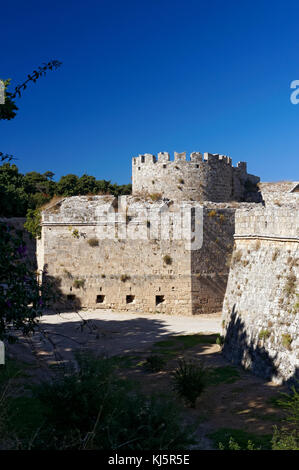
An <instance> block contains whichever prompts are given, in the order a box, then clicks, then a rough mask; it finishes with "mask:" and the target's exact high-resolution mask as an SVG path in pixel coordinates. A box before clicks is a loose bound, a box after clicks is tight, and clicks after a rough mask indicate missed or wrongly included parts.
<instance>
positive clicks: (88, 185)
mask: <svg viewBox="0 0 299 470" xmlns="http://www.w3.org/2000/svg"><path fill="white" fill-rule="evenodd" d="M77 189H78V194H89V193H92V194H96V193H97V182H96V179H95V177H94V176H89V175H86V174H84V175H82V176H81V178H79V182H78V186H77Z"/></svg>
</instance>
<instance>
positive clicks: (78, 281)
mask: <svg viewBox="0 0 299 470" xmlns="http://www.w3.org/2000/svg"><path fill="white" fill-rule="evenodd" d="M84 284H85V279H75V280H74V283H73V286H74V287H75V289H80V287H84Z"/></svg>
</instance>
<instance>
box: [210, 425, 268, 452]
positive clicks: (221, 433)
mask: <svg viewBox="0 0 299 470" xmlns="http://www.w3.org/2000/svg"><path fill="white" fill-rule="evenodd" d="M208 437H209V439H211V440H212V442H213V445H214V447H215V448H216V449H219V445H220V444H222V446H223V448H224V449H226V450H228V449H229V448H230V447H229V441H230V440H231V438H232V439H233V440H234V442H236V443H237V444H238V446H239V447H240V448H241V450H247V448H248V441H251V442H252V444H253V445H254V447H255V448H261V449H262V450H269V449H271V448H272V445H271V439H272V436H271V435H268V434H253V433H250V432H247V431H243V430H242V429H230V428H221V429H218V430H217V431H215V432H213V433H211V434H208Z"/></svg>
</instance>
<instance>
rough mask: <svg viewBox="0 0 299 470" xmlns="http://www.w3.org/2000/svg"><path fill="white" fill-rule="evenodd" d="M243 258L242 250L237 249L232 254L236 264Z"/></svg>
mask: <svg viewBox="0 0 299 470" xmlns="http://www.w3.org/2000/svg"><path fill="white" fill-rule="evenodd" d="M241 259H242V251H241V250H237V251H235V252H234V253H233V256H232V265H233V266H234V265H235V264H237V263H239V262H240V261H241Z"/></svg>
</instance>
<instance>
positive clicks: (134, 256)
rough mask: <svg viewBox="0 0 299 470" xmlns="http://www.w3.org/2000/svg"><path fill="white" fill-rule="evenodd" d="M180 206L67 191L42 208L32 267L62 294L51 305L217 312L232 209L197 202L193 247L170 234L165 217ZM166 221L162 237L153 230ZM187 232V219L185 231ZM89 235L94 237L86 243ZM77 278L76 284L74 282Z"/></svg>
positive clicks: (229, 244)
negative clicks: (199, 228)
mask: <svg viewBox="0 0 299 470" xmlns="http://www.w3.org/2000/svg"><path fill="white" fill-rule="evenodd" d="M193 205H194V204H193ZM190 206H192V203H191V204H190ZM144 208H146V210H145V209H144ZM180 210H181V204H177V203H173V201H169V200H160V201H157V202H153V201H151V200H140V199H139V198H138V197H134V196H123V197H121V198H119V199H118V200H117V199H116V198H114V197H113V196H74V197H71V198H65V199H62V200H61V201H59V202H57V203H55V204H54V205H53V206H52V207H49V208H48V209H47V210H45V211H43V214H42V236H41V239H40V240H38V266H39V270H40V271H42V270H43V268H44V267H46V269H47V276H50V278H52V279H55V282H56V283H57V289H58V291H59V292H60V293H61V295H62V300H63V302H61V305H60V306H59V307H60V308H61V307H63V304H64V306H67V307H69V308H72V305H73V304H74V303H75V304H76V305H77V306H79V307H81V308H91V309H95V308H105V309H107V308H112V309H117V310H128V311H145V312H164V313H168V314H182V315H192V314H200V313H213V312H215V311H220V310H221V308H222V302H223V297H224V294H225V288H226V283H227V277H228V270H229V268H228V265H227V259H228V257H229V255H230V254H231V252H232V249H233V234H234V214H235V210H236V209H235V208H230V207H227V205H225V204H223V205H221V204H212V203H207V204H205V205H204V207H203V227H204V233H203V241H202V246H201V247H200V248H199V249H196V250H190V249H188V247H187V244H186V240H184V239H176V238H175V237H174V236H173V235H174V230H175V223H176V222H175V219H174V218H173V216H174V215H177V214H178V212H179V211H180ZM149 213H150V225H149ZM161 213H162V217H161ZM153 214H154V215H153ZM114 217H115V218H116V219H114ZM114 220H116V223H114ZM168 221H169V228H170V239H169V240H168V239H165V238H163V237H162V236H161V230H163V229H164V226H165V225H166V224H168ZM167 230H168V226H167ZM151 231H155V233H154V236H153V233H149V232H151ZM191 231H192V227H191V225H190V238H191V236H192V234H191ZM91 240H96V243H97V244H96V245H95V246H91V245H90V241H91ZM77 281H80V283H82V282H83V285H82V286H80V287H76V285H77V284H78V282H77Z"/></svg>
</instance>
